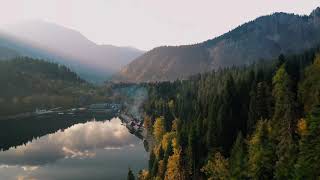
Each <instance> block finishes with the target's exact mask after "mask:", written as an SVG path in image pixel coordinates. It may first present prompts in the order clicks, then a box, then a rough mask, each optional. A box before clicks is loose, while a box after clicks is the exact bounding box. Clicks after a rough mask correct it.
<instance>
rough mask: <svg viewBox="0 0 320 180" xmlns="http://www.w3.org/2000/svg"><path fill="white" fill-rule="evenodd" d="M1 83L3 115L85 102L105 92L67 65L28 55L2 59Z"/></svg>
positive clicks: (0, 104)
mask: <svg viewBox="0 0 320 180" xmlns="http://www.w3.org/2000/svg"><path fill="white" fill-rule="evenodd" d="M0 84H1V88H0V116H7V115H14V114H17V113H24V112H31V111H34V110H35V109H36V108H53V107H57V106H61V107H70V106H75V105H83V104H86V103H90V102H93V101H96V100H99V99H103V98H104V97H103V96H104V91H102V90H101V91H100V90H99V89H98V88H96V87H94V86H92V85H90V84H89V83H87V82H85V81H84V80H82V79H81V78H79V76H78V75H77V74H76V73H74V72H72V71H71V70H70V69H69V68H67V67H66V66H63V65H59V64H56V63H52V62H47V61H43V60H38V59H32V58H28V57H19V58H15V59H11V60H3V61H0Z"/></svg>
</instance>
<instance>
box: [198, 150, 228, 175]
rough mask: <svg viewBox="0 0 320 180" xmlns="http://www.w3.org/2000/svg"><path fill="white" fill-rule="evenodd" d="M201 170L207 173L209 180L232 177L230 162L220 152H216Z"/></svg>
mask: <svg viewBox="0 0 320 180" xmlns="http://www.w3.org/2000/svg"><path fill="white" fill-rule="evenodd" d="M201 171H202V172H204V173H205V174H206V175H207V177H208V179H209V180H228V179H230V174H229V162H228V160H227V159H225V158H224V157H223V156H222V155H221V153H220V152H217V153H215V154H214V157H213V158H212V159H210V160H209V161H208V162H207V164H206V165H205V166H204V167H203V168H202V169H201Z"/></svg>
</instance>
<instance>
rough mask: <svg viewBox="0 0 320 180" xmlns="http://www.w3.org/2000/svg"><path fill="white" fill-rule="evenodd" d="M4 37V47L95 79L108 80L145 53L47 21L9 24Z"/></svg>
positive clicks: (4, 31)
mask: <svg viewBox="0 0 320 180" xmlns="http://www.w3.org/2000/svg"><path fill="white" fill-rule="evenodd" d="M0 39H1V41H0V48H5V49H11V50H12V51H14V52H17V53H18V54H20V55H24V56H31V57H35V58H44V59H51V60H52V61H55V62H59V63H62V64H65V65H68V66H70V67H71V69H73V70H75V71H76V72H78V73H79V74H80V76H81V77H83V78H85V79H87V80H92V81H103V80H106V78H107V77H108V76H110V75H111V74H112V73H114V72H117V71H119V69H120V68H121V67H123V66H124V65H126V64H128V63H129V62H131V61H132V60H133V59H135V58H136V57H138V56H140V55H141V54H142V53H143V52H142V51H140V50H138V49H135V48H130V47H116V46H112V45H98V44H95V43H94V42H92V41H90V40H88V39H87V38H86V37H84V36H83V35H82V34H81V33H79V32H77V31H75V30H72V29H68V28H65V27H62V26H59V25H56V24H53V23H48V22H44V21H30V22H25V23H20V24H14V25H8V26H6V27H4V28H3V30H2V33H1V34H0ZM10 55H11V54H10ZM11 56H13V55H11ZM0 57H2V58H4V57H6V55H2V54H1V55H0Z"/></svg>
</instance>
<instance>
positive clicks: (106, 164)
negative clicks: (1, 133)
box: [0, 118, 147, 179]
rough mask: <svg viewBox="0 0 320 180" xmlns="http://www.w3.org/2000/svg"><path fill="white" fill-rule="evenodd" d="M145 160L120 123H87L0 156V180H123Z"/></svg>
mask: <svg viewBox="0 0 320 180" xmlns="http://www.w3.org/2000/svg"><path fill="white" fill-rule="evenodd" d="M146 156H147V155H146V153H145V151H144V149H143V145H142V142H141V140H140V139H138V138H137V137H135V136H134V135H132V134H130V133H129V132H128V129H127V128H126V127H125V126H124V125H122V124H121V121H120V119H118V118H113V119H112V120H110V121H103V122H101V121H91V122H87V123H83V124H76V125H73V126H71V127H69V128H67V129H65V130H59V131H58V132H56V133H53V134H48V135H46V136H43V137H41V138H39V139H37V140H34V141H31V142H28V143H26V144H25V145H21V146H18V147H16V148H14V147H13V148H10V149H9V150H7V151H3V152H0V179H3V178H6V179H28V178H29V179H30V178H35V179H43V178H44V177H45V178H44V179H72V178H74V179H81V178H83V179H86V178H85V177H87V178H90V179H95V178H96V179H100V178H101V179H105V178H116V179H123V178H124V176H125V173H126V172H127V169H128V167H129V166H133V167H137V168H143V167H145V166H146V161H147V160H146V159H147V157H146ZM103 160H104V161H103ZM84 167H86V168H84ZM68 168H69V169H68ZM75 170H76V171H75ZM79 170H80V171H79ZM81 170H83V171H81ZM85 171H88V172H87V173H84V172H85ZM10 174H11V176H10ZM17 174H18V175H17ZM58 176H60V177H59V178H57V177H58Z"/></svg>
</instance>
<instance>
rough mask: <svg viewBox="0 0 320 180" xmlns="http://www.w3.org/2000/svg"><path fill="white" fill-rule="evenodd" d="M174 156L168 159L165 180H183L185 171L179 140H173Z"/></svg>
mask: <svg viewBox="0 0 320 180" xmlns="http://www.w3.org/2000/svg"><path fill="white" fill-rule="evenodd" d="M172 146H173V154H172V155H171V156H169V158H168V164H167V171H166V173H165V177H164V179H165V180H183V179H184V177H183V169H182V167H181V148H180V147H179V146H178V144H177V139H176V138H174V139H173V140H172Z"/></svg>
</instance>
